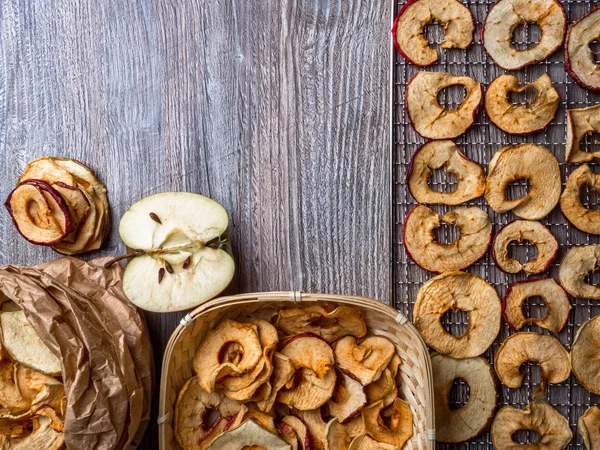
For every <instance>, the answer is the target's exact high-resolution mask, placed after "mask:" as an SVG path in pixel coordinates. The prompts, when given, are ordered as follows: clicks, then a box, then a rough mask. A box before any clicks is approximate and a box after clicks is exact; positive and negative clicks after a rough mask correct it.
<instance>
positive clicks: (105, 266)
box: [104, 250, 144, 269]
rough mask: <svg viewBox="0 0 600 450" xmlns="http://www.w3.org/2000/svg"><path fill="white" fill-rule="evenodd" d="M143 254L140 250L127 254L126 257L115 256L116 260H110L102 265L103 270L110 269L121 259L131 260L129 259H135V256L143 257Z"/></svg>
mask: <svg viewBox="0 0 600 450" xmlns="http://www.w3.org/2000/svg"><path fill="white" fill-rule="evenodd" d="M143 254H144V252H143V251H141V250H136V251H134V252H133V253H127V254H126V255H121V256H117V257H116V258H113V259H111V260H110V261H108V262H107V263H106V264H104V268H105V269H110V267H111V266H112V265H113V264H114V263H116V262H118V261H121V260H122V259H131V258H135V257H136V256H140V255H143Z"/></svg>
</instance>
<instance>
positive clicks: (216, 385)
mask: <svg viewBox="0 0 600 450" xmlns="http://www.w3.org/2000/svg"><path fill="white" fill-rule="evenodd" d="M249 320H250V321H248V322H237V321H235V320H231V319H227V320H225V321H224V322H222V323H221V324H220V325H219V326H218V327H216V328H215V329H213V330H211V331H210V332H209V333H208V334H207V335H206V337H205V338H204V340H203V341H202V343H201V344H200V346H199V347H198V349H197V352H196V355H195V357H194V360H193V366H194V370H195V372H196V375H194V376H193V377H192V378H190V379H189V380H188V381H187V383H186V384H185V385H184V386H183V388H182V389H181V391H180V392H179V395H178V399H177V403H176V406H175V427H174V429H175V437H176V439H177V441H178V443H179V444H180V446H181V447H182V448H183V450H205V449H209V450H216V449H222V448H230V449H242V448H249V447H250V446H252V445H260V448H264V449H267V450H280V449H281V450H300V449H301V450H309V449H317V450H325V449H331V450H361V449H362V450H368V449H372V450H373V449H384V450H385V449H399V448H402V446H403V445H404V443H405V442H406V441H407V440H408V439H409V438H410V437H411V436H412V434H413V427H412V411H411V409H410V406H409V404H408V403H407V402H405V401H404V400H401V399H400V398H399V397H398V382H399V376H398V375H399V368H400V365H401V360H400V357H399V356H398V355H397V353H396V347H395V345H394V344H393V343H392V342H391V341H390V340H388V339H387V338H385V337H383V336H376V335H367V334H368V333H367V332H368V330H367V326H366V324H365V321H364V320H363V318H362V317H361V315H360V312H359V311H358V310H356V309H354V308H350V307H346V306H339V307H323V306H320V305H314V306H310V307H303V308H291V309H285V310H281V311H279V312H278V313H277V314H276V315H275V316H274V317H272V318H271V320H270V321H267V320H264V319H259V318H256V319H252V318H250V319H249Z"/></svg>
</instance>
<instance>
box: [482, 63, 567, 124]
mask: <svg viewBox="0 0 600 450" xmlns="http://www.w3.org/2000/svg"><path fill="white" fill-rule="evenodd" d="M527 89H535V92H536V96H535V99H534V100H533V101H532V102H531V103H529V104H528V105H517V104H514V103H512V102H511V101H510V100H509V94H510V93H511V92H515V93H521V92H525V91H526V90H527ZM559 104H560V94H559V93H558V92H557V90H556V89H555V88H554V86H553V85H552V80H551V79H550V77H549V76H548V74H544V75H542V76H541V77H539V78H538V79H537V80H535V81H534V82H532V83H529V84H520V83H519V79H518V78H517V77H515V76H513V75H506V74H504V75H500V76H499V77H498V78H496V79H495V80H494V81H492V82H491V83H490V85H489V87H488V89H487V91H486V92H485V111H486V113H487V115H488V117H489V118H490V120H491V121H492V123H493V124H494V125H496V126H497V127H498V128H500V129H501V130H503V131H506V132H507V133H511V134H529V133H535V132H536V131H540V130H543V129H544V128H546V126H547V125H548V124H549V123H550V122H552V119H554V116H555V115H556V111H557V110H558V106H559Z"/></svg>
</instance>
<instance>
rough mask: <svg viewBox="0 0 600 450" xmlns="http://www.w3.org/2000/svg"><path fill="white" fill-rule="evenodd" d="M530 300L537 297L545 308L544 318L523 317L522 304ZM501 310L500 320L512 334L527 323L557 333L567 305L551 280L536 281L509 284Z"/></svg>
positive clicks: (561, 291) (561, 327) (563, 324)
mask: <svg viewBox="0 0 600 450" xmlns="http://www.w3.org/2000/svg"><path fill="white" fill-rule="evenodd" d="M531 297H540V298H541V299H542V301H543V302H544V304H545V305H546V310H547V312H546V315H545V316H544V317H530V318H526V317H525V315H524V314H523V303H524V302H525V300H526V299H528V298H531ZM502 310H503V314H504V320H506V323H508V325H509V326H510V327H511V328H513V329H514V330H515V331H518V330H520V329H521V328H523V327H524V326H525V325H527V324H529V323H531V324H534V325H537V326H538V327H542V328H545V329H547V330H550V331H552V332H553V333H556V334H558V332H559V331H560V330H562V329H563V327H564V326H565V324H566V323H567V320H568V318H569V311H570V310H571V302H569V296H568V295H567V293H566V292H565V290H564V289H563V288H562V287H561V286H560V284H558V283H557V282H556V281H555V280H554V278H538V279H536V280H524V281H517V282H515V283H513V284H511V285H510V286H509V287H508V290H507V291H506V295H505V296H504V301H503V302H502Z"/></svg>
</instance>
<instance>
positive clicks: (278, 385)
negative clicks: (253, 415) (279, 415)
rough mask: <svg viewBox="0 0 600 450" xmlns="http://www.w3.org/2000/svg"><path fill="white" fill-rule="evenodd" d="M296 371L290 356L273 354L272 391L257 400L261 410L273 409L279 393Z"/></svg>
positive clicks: (270, 382)
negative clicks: (262, 398)
mask: <svg viewBox="0 0 600 450" xmlns="http://www.w3.org/2000/svg"><path fill="white" fill-rule="evenodd" d="M295 372H296V368H295V367H294V363H292V360H291V359H290V358H288V357H287V356H285V355H282V354H281V353H278V352H275V353H274V354H273V373H272V374H271V380H270V381H269V384H270V385H271V391H270V393H269V395H268V397H267V398H266V399H264V400H261V401H258V402H257V406H258V408H259V409H260V410H261V411H267V412H268V411H271V409H273V405H274V404H275V399H276V398H277V394H278V393H279V391H280V390H281V389H282V388H283V387H284V386H285V385H286V384H287V382H288V381H290V380H291V379H292V377H293V376H294V373H295Z"/></svg>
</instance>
